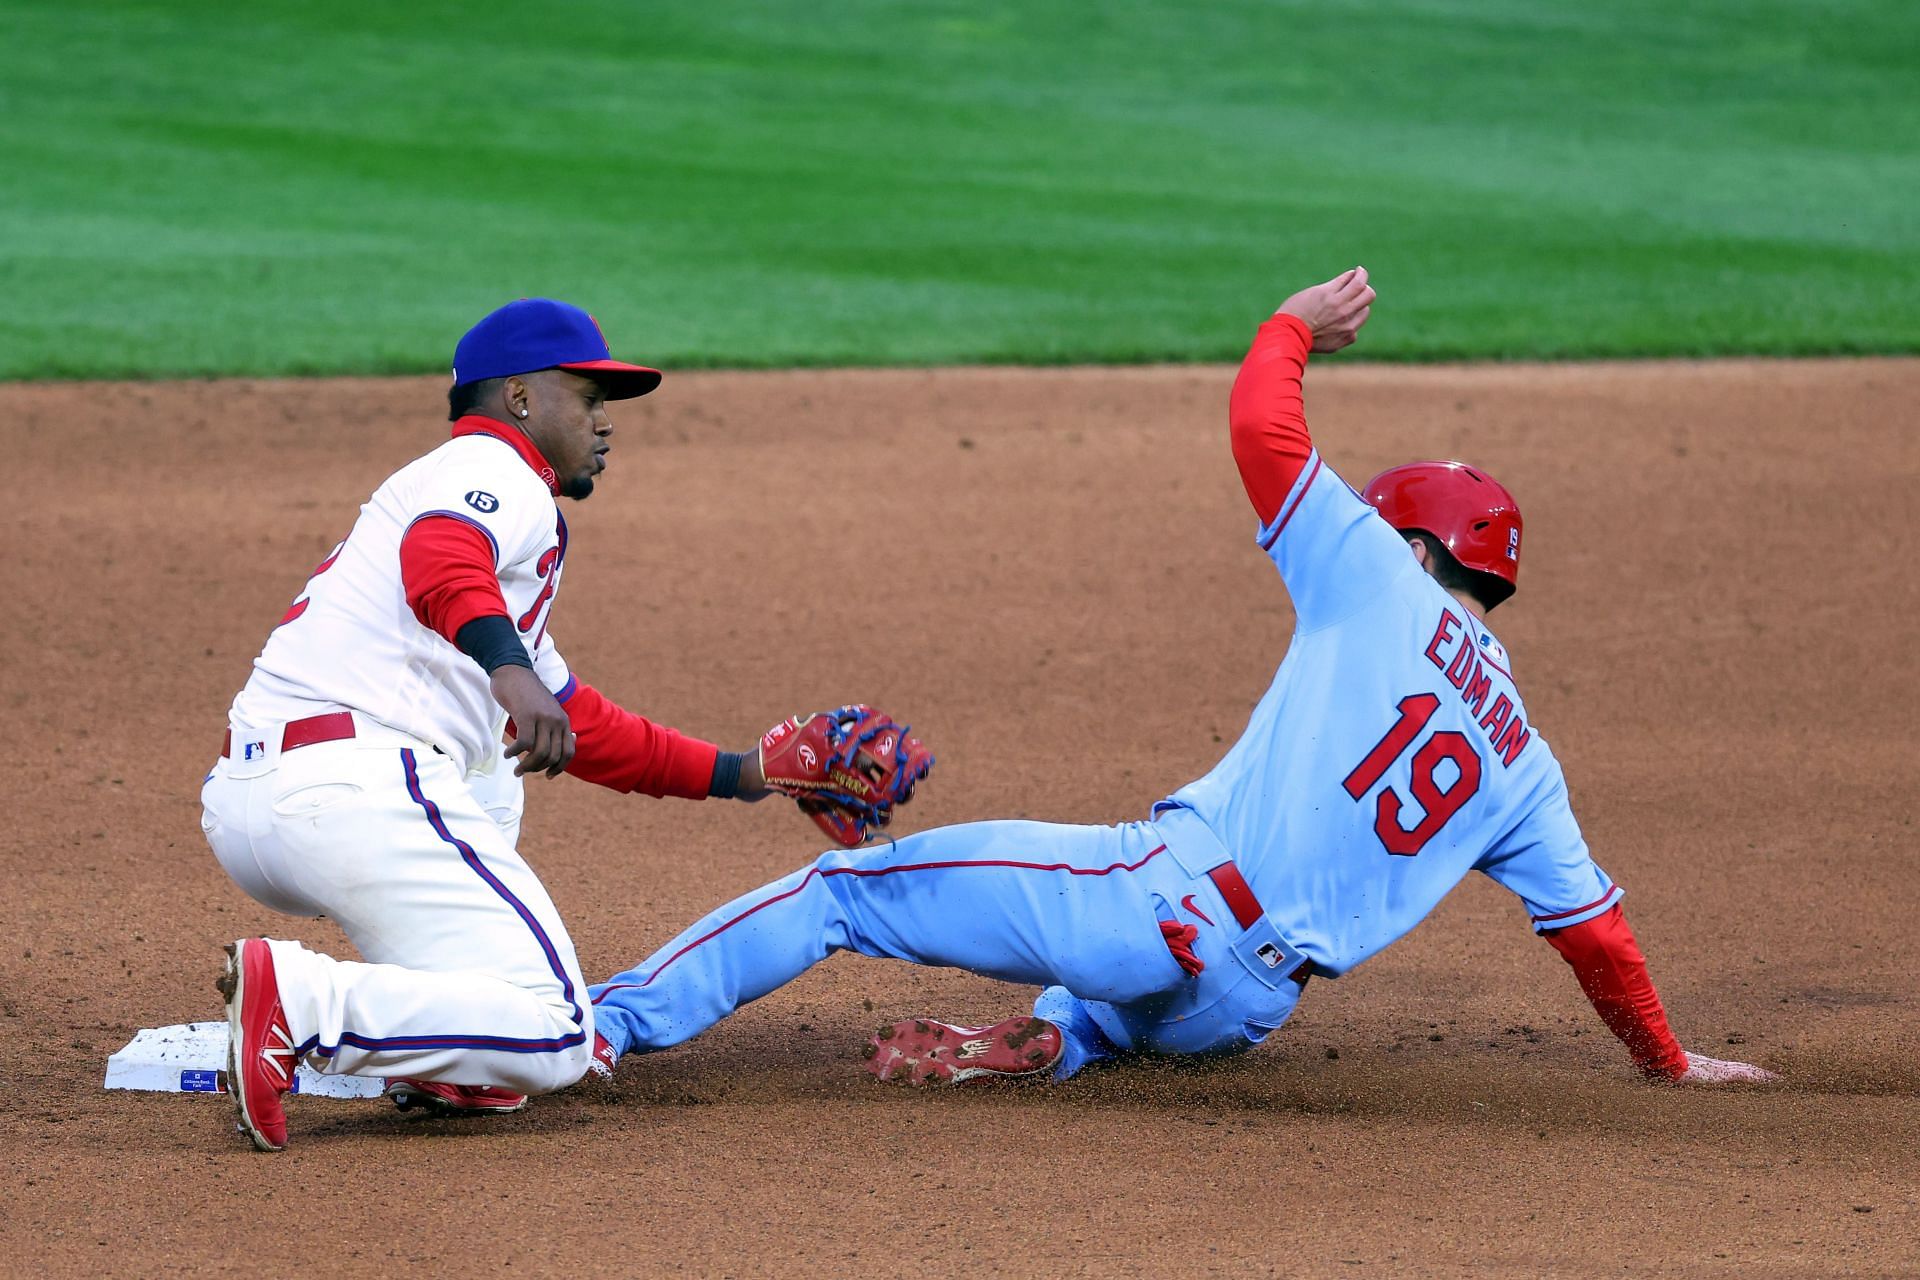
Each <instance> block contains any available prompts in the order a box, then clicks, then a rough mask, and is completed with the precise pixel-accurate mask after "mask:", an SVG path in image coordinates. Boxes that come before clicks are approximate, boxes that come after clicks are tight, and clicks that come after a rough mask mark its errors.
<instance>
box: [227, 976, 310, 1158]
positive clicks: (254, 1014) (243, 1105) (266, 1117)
mask: <svg viewBox="0 0 1920 1280" xmlns="http://www.w3.org/2000/svg"><path fill="white" fill-rule="evenodd" d="M214 986H215V988H216V989H217V990H218V991H219V992H220V994H221V995H223V996H225V997H226V998H227V1095H228V1096H229V1097H231V1098H232V1099H233V1107H234V1110H235V1111H236V1112H238V1113H239V1116H240V1131H241V1132H242V1133H244V1134H246V1135H247V1137H248V1138H249V1139H250V1140H251V1141H252V1142H253V1145H254V1146H255V1147H258V1148H259V1149H260V1150H262V1151H278V1150H280V1149H281V1148H283V1147H285V1146H286V1145H287V1112H286V1108H285V1107H284V1106H283V1105H282V1104H281V1099H282V1098H284V1097H285V1096H286V1095H287V1093H288V1091H289V1090H291V1089H292V1088H293V1071H294V1068H295V1066H297V1065H298V1058H297V1055H296V1054H295V1053H294V1051H293V1033H292V1032H291V1031H289V1030H288V1029H287V1017H286V1014H285V1013H284V1012H282V1010H281V1008H280V984H279V981H278V980H277V979H276V978H275V977H274V972H273V952H272V950H271V949H269V948H268V946H267V944H266V940H265V939H263V938H242V939H240V940H239V941H238V942H235V943H234V944H233V945H232V946H230V947H228V948H227V969H226V972H225V973H223V974H221V975H220V980H219V981H218V982H216V983H215V984H214Z"/></svg>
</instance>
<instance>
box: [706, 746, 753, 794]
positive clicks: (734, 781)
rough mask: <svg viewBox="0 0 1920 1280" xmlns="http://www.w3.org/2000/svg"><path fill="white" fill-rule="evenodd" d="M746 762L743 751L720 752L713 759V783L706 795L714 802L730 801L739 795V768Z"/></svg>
mask: <svg viewBox="0 0 1920 1280" xmlns="http://www.w3.org/2000/svg"><path fill="white" fill-rule="evenodd" d="M746 762H747V753H746V752H744V751H722V752H720V753H719V754H718V755H716V756H714V758H713V781H711V782H709V783H708V784H707V794H708V795H710V796H712V797H713V798H714V799H716V800H732V799H734V798H735V797H737V796H738V795H739V794H740V768H741V766H742V765H744V764H746Z"/></svg>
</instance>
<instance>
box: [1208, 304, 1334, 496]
mask: <svg viewBox="0 0 1920 1280" xmlns="http://www.w3.org/2000/svg"><path fill="white" fill-rule="evenodd" d="M1312 350H1313V330H1311V329H1309V328H1308V327H1307V322H1306V321H1304V320H1302V319H1300V317H1298V316H1288V315H1276V316H1274V317H1273V318H1272V319H1271V320H1268V321H1267V322H1266V323H1265V324H1263V325H1261V326H1260V332H1259V333H1258V334H1256V335H1255V336H1254V339H1253V349H1252V350H1250V351H1248V352H1247V358H1246V359H1245V360H1244V361H1242V362H1241V364H1240V376H1239V377H1237V378H1235V379H1234V381H1233V395H1232V398H1231V399H1230V400H1229V401H1228V405H1227V420H1228V423H1229V426H1230V428H1231V431H1232V436H1233V460H1234V461H1235V462H1236V463H1238V464H1239V466H1240V482H1241V483H1242V484H1243V485H1245V486H1246V489H1247V497H1248V498H1250V499H1252V500H1253V509H1254V511H1255V512H1256V513H1257V514H1258V515H1259V517H1260V523H1261V524H1262V525H1269V524H1272V523H1273V518H1274V517H1275V516H1276V515H1278V514H1279V513H1280V504H1281V503H1283V502H1285V501H1286V497H1287V493H1288V492H1289V491H1290V490H1291V489H1292V488H1293V482H1294V481H1295V480H1298V479H1299V478H1300V472H1301V469H1302V468H1304V467H1305V466H1306V465H1307V459H1308V457H1309V456H1311V454H1312V453H1313V438H1312V436H1310V435H1309V434H1308V433H1307V410H1306V404H1305V402H1304V401H1303V400H1302V398H1301V394H1300V380H1301V378H1302V377H1304V376H1305V374H1306V371H1307V356H1308V354H1309V353H1310V352H1311V351H1312Z"/></svg>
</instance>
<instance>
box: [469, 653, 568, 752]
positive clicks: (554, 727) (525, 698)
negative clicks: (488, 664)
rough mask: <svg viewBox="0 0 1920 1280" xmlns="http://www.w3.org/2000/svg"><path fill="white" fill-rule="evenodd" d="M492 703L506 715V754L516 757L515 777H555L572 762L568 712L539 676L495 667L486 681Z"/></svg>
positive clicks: (522, 669)
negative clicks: (510, 734)
mask: <svg viewBox="0 0 1920 1280" xmlns="http://www.w3.org/2000/svg"><path fill="white" fill-rule="evenodd" d="M489 683H490V684H491V685H492V687H493V700H494V701H495V702H498V703H499V704H500V705H501V706H502V707H503V708H505V709H506V713H507V725H508V728H510V729H511V730H512V732H513V741H512V742H511V743H509V744H508V746H507V755H508V756H511V757H518V758H519V761H520V763H518V764H517V765H515V766H514V768H513V772H514V776H515V777H520V776H522V775H524V774H529V773H539V772H540V771H542V770H545V771H546V775H547V776H548V777H549V778H554V777H558V776H559V775H560V772H561V771H562V770H563V769H565V768H566V767H567V762H568V761H570V760H572V759H573V728H572V726H571V725H570V724H568V722H567V709H566V708H565V707H563V706H561V705H560V702H559V700H558V699H556V698H555V697H554V696H553V695H552V694H551V693H549V692H547V686H546V685H544V684H542V683H541V681H540V677H539V676H536V675H535V674H533V671H532V669H531V668H529V667H518V666H513V667H498V668H496V669H495V670H494V673H493V675H492V676H491V677H490V679H489Z"/></svg>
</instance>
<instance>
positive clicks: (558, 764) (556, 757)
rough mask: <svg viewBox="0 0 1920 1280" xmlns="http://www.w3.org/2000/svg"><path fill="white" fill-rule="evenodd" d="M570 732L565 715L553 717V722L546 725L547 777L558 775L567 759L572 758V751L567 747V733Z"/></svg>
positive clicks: (564, 766) (565, 765) (565, 764)
mask: <svg viewBox="0 0 1920 1280" xmlns="http://www.w3.org/2000/svg"><path fill="white" fill-rule="evenodd" d="M570 732H571V730H570V729H569V728H568V725H567V720H566V717H565V716H558V717H555V720H554V722H553V723H552V724H550V725H548V726H547V729H546V734H545V737H546V743H545V746H546V751H547V759H546V762H545V768H546V773H547V776H548V777H549V778H557V777H559V776H560V771H561V770H563V769H565V768H566V767H567V761H568V760H570V759H572V752H570V751H569V750H568V749H567V735H568V734H569V733H570Z"/></svg>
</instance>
